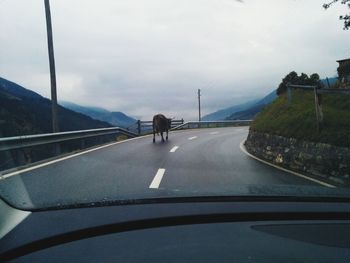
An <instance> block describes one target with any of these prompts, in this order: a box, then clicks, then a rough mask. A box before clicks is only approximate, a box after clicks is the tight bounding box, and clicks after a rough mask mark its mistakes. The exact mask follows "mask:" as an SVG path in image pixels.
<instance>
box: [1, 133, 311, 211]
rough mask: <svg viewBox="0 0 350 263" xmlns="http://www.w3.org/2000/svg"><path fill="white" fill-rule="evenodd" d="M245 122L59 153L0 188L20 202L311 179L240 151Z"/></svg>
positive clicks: (231, 190)
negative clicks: (166, 137) (165, 138)
mask: <svg viewBox="0 0 350 263" xmlns="http://www.w3.org/2000/svg"><path fill="white" fill-rule="evenodd" d="M247 134H248V127H231V128H213V129H198V130H187V131H178V132H171V133H170V134H169V141H167V142H164V143H162V142H160V137H157V138H156V139H157V141H156V143H155V144H154V143H152V137H150V136H146V137H140V138H135V139H133V140H129V141H126V142H122V143H115V144H113V145H110V146H107V147H102V148H101V149H97V150H93V151H89V152H87V153H80V154H78V155H76V156H74V157H68V158H63V159H62V160H60V161H58V162H54V163H51V164H49V165H46V166H43V167H37V168H35V167H34V169H32V170H30V171H25V172H22V173H19V174H16V175H13V176H11V177H9V178H6V179H3V180H1V181H0V194H1V196H3V197H4V198H5V199H6V200H7V201H8V202H9V203H11V204H13V205H15V206H17V207H23V208H33V207H37V208H39V207H52V206H57V205H67V204H74V203H88V202H98V201H111V200H115V199H123V198H143V197H147V198H148V197H160V196H164V195H165V193H167V195H169V193H170V196H172V195H174V196H177V195H179V196H182V195H192V194H193V195H198V194H202V195H206V194H210V195H221V194H231V195H232V194H242V193H243V194H244V193H246V192H247V189H248V191H251V190H252V189H253V188H254V187H258V188H259V187H261V186H266V187H272V186H281V185H282V186H286V185H287V186H290V185H298V186H300V185H306V186H317V184H316V183H314V182H311V181H308V180H306V179H303V178H300V177H297V176H295V175H292V174H289V173H286V172H283V171H279V170H277V169H276V168H273V167H270V166H268V165H266V164H263V163H260V162H258V161H256V160H254V159H252V158H251V157H249V156H247V155H246V154H245V153H244V152H242V150H241V149H240V147H239V145H240V143H241V142H242V141H243V140H245V138H246V137H247Z"/></svg>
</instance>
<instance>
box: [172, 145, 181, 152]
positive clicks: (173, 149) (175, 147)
mask: <svg viewBox="0 0 350 263" xmlns="http://www.w3.org/2000/svg"><path fill="white" fill-rule="evenodd" d="M177 149H179V146H174V147H173V148H171V150H170V152H171V153H174V152H175V151H176V150H177Z"/></svg>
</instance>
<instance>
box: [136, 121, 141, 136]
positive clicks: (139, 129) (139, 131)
mask: <svg viewBox="0 0 350 263" xmlns="http://www.w3.org/2000/svg"><path fill="white" fill-rule="evenodd" d="M137 133H138V134H139V135H141V120H138V121H137Z"/></svg>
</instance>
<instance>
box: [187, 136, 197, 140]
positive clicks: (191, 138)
mask: <svg viewBox="0 0 350 263" xmlns="http://www.w3.org/2000/svg"><path fill="white" fill-rule="evenodd" d="M188 139H189V140H190V141H191V140H194V139H197V136H193V137H190V138H188Z"/></svg>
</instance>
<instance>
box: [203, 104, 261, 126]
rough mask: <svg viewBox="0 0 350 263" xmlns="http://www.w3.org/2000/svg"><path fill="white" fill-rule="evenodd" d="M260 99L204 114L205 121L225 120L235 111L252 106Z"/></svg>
mask: <svg viewBox="0 0 350 263" xmlns="http://www.w3.org/2000/svg"><path fill="white" fill-rule="evenodd" d="M257 102H258V100H251V101H248V102H245V103H242V104H238V105H234V106H231V107H228V108H225V109H222V110H218V111H215V112H213V113H210V114H208V115H205V116H203V118H202V120H203V121H220V120H225V119H226V118H227V117H228V116H230V115H231V114H232V113H234V112H238V111H243V110H246V109H248V108H250V107H251V106H253V105H255V103H257Z"/></svg>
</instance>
